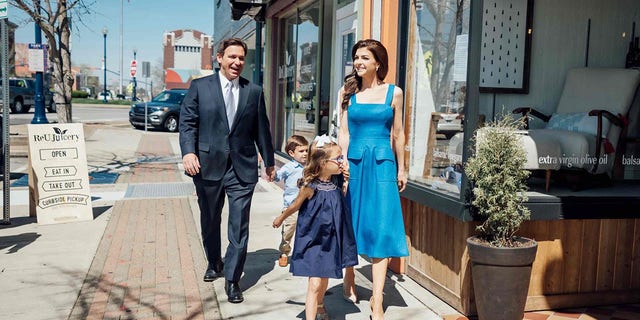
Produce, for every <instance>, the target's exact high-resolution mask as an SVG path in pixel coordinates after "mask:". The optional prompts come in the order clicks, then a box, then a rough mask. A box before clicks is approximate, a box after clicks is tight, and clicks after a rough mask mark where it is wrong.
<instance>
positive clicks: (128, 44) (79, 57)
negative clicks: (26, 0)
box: [9, 0, 217, 81]
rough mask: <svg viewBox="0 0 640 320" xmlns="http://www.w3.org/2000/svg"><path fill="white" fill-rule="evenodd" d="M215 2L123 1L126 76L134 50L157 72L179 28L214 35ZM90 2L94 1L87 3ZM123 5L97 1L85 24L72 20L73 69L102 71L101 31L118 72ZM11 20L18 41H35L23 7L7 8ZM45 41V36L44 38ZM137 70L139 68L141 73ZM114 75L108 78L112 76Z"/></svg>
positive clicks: (110, 67) (110, 63)
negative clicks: (166, 42) (165, 44)
mask: <svg viewBox="0 0 640 320" xmlns="http://www.w3.org/2000/svg"><path fill="white" fill-rule="evenodd" d="M215 1H217V0H182V1H179V0H124V1H123V8H124V10H123V21H124V30H123V45H122V47H123V72H124V77H123V78H124V79H128V78H129V64H130V62H131V60H132V59H133V49H134V48H136V49H137V51H138V53H137V60H138V63H140V62H141V61H149V62H150V63H151V67H152V68H155V67H156V65H157V62H158V61H159V60H160V59H161V58H162V34H163V33H164V32H166V31H171V30H176V29H195V30H198V31H202V32H204V33H206V34H213V6H214V2H215ZM86 2H87V3H90V2H92V0H87V1H86ZM120 3H121V1H118V0H95V4H94V5H93V6H92V7H91V8H92V9H93V10H94V13H92V14H90V15H85V16H83V18H82V19H83V24H81V23H78V22H76V21H74V27H73V30H72V40H71V41H72V42H71V50H72V52H71V59H72V63H73V65H80V64H87V65H91V66H94V67H98V68H100V67H101V64H102V57H103V37H102V28H103V27H106V28H107V29H108V34H107V69H108V70H113V71H116V72H118V69H119V68H118V63H119V57H120V54H119V51H120V39H119V37H120ZM9 10H10V11H9V19H10V20H11V21H12V22H15V23H17V24H19V27H18V29H17V30H16V42H21V43H30V42H34V39H35V38H34V27H33V23H27V22H26V15H25V14H24V13H22V12H21V11H20V10H19V9H17V8H15V7H11V8H10V9H9ZM43 42H44V37H43ZM138 71H139V69H138ZM112 77H114V78H117V76H116V75H109V80H110V81H111V78H112Z"/></svg>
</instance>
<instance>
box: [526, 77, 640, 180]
mask: <svg viewBox="0 0 640 320" xmlns="http://www.w3.org/2000/svg"><path fill="white" fill-rule="evenodd" d="M639 83H640V70H635V69H616V68H578V69H571V70H569V72H568V73H567V77H566V79H565V83H564V88H563V90H562V94H561V97H560V100H559V101H558V105H557V107H556V110H555V112H554V113H553V114H551V115H545V114H542V113H541V112H539V111H536V110H535V109H533V108H529V107H524V108H517V109H515V110H514V111H513V112H514V113H521V114H522V115H523V116H524V117H527V118H526V119H529V117H536V118H540V119H542V120H543V121H544V122H545V123H546V127H545V128H542V129H530V130H528V132H526V133H525V134H527V135H528V137H529V138H530V139H529V140H530V143H528V144H525V148H526V149H527V150H528V151H527V152H528V153H529V154H537V153H538V151H539V150H556V151H555V153H557V152H558V151H557V150H559V152H560V155H559V156H556V157H553V156H552V157H549V158H544V159H543V158H540V160H539V161H538V163H537V164H536V163H530V164H529V166H530V169H534V170H535V169H541V170H547V173H548V174H547V185H548V180H549V177H550V171H549V170H550V169H549V168H550V167H551V168H554V169H555V168H558V169H572V170H575V169H580V170H584V171H587V172H589V173H592V174H603V173H606V174H607V175H609V176H611V175H612V169H613V166H614V162H615V161H619V159H616V154H619V153H617V152H616V150H617V148H618V142H619V141H620V138H621V136H622V135H624V133H625V130H624V129H625V128H626V126H627V124H628V121H629V119H628V115H629V111H630V109H631V108H632V107H633V108H637V107H638V106H637V105H638V103H639V102H640V101H638V100H640V98H635V96H636V91H637V89H638V84H639ZM638 120H639V119H632V121H638ZM558 148H559V149H558ZM548 161H552V162H553V161H556V163H554V164H555V166H549V163H548Z"/></svg>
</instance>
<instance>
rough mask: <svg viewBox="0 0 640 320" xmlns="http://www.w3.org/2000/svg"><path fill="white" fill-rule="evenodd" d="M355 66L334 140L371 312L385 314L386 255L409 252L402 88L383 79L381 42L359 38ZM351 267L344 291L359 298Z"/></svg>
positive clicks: (346, 84)
mask: <svg viewBox="0 0 640 320" xmlns="http://www.w3.org/2000/svg"><path fill="white" fill-rule="evenodd" d="M351 55H352V57H353V71H352V72H351V74H349V75H348V76H347V77H345V81H344V86H343V87H342V89H340V96H341V97H342V105H341V118H340V129H339V137H338V142H339V144H340V146H341V147H342V150H343V153H345V156H346V157H347V158H348V159H349V161H348V165H349V172H350V179H349V184H348V191H347V202H348V203H349V204H350V210H351V215H352V221H353V227H354V232H355V237H356V244H357V247H358V253H359V254H365V255H367V256H368V257H370V258H371V259H372V276H373V290H372V296H371V299H370V306H371V317H372V319H375V320H378V319H383V318H384V309H383V307H382V299H383V298H382V293H383V291H384V282H385V278H386V272H387V266H388V263H389V258H391V257H404V256H408V255H409V250H408V248H407V242H406V239H405V233H404V222H403V219H402V208H401V206H400V194H399V192H401V191H403V190H404V188H405V186H406V184H407V177H406V174H405V168H404V146H405V136H404V129H403V127H402V108H403V95H402V89H400V88H398V87H396V86H394V85H392V84H388V83H385V82H384V78H385V77H386V75H387V72H388V70H389V69H388V56H387V50H386V49H385V47H384V46H383V45H382V44H381V43H380V42H379V41H376V40H372V39H369V40H361V41H358V42H357V43H356V44H355V45H354V47H353V49H352V50H351ZM354 277H355V275H354V271H353V268H347V270H346V272H345V277H344V286H343V295H344V298H345V299H347V300H351V301H353V302H357V301H358V298H357V295H356V290H355V283H354Z"/></svg>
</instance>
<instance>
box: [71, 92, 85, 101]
mask: <svg viewBox="0 0 640 320" xmlns="http://www.w3.org/2000/svg"><path fill="white" fill-rule="evenodd" d="M88 96H89V94H88V93H87V92H86V91H82V90H73V91H71V98H82V99H85V98H87V97H88Z"/></svg>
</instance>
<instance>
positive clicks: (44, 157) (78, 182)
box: [28, 123, 93, 224]
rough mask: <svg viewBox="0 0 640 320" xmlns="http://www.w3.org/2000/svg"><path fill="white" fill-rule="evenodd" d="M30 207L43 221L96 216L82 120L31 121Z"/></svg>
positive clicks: (74, 219)
mask: <svg viewBox="0 0 640 320" xmlns="http://www.w3.org/2000/svg"><path fill="white" fill-rule="evenodd" d="M28 131H29V161H30V167H31V169H30V171H29V199H30V201H29V207H30V212H31V213H32V214H33V213H34V211H35V214H36V215H37V217H38V223H39V224H54V223H64V222H75V221H86V220H92V219H93V209H92V206H91V192H90V190H89V174H88V170H87V151H86V147H85V144H84V130H83V127H82V124H81V123H56V124H30V125H28Z"/></svg>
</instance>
